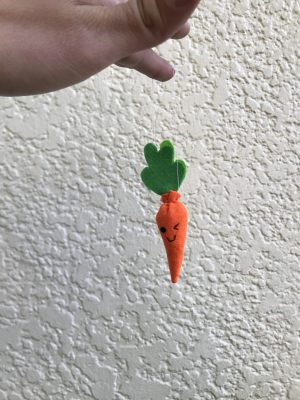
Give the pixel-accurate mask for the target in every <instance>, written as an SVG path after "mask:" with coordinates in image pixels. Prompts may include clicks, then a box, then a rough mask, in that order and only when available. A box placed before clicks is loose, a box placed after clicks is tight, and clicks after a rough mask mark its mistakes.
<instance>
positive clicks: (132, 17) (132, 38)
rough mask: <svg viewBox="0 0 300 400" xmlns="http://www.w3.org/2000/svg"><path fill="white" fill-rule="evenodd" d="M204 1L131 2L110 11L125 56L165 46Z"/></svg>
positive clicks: (130, 0)
mask: <svg viewBox="0 0 300 400" xmlns="http://www.w3.org/2000/svg"><path fill="white" fill-rule="evenodd" d="M199 2H200V0H129V1H128V2H126V3H122V4H119V5H118V6H115V7H111V8H109V9H107V10H106V11H108V13H109V14H111V15H110V17H109V18H108V20H109V21H110V22H111V24H112V25H111V29H112V31H113V32H112V33H113V36H114V39H115V41H116V42H115V43H119V45H120V49H122V51H124V53H126V54H125V55H128V54H132V53H135V52H137V51H140V50H144V49H148V48H151V47H154V46H157V45H158V44H160V43H163V42H164V41H166V40H167V39H169V38H171V37H172V36H174V35H175V34H176V32H178V30H179V29H180V27H182V25H184V23H185V22H186V21H187V20H188V19H189V17H190V16H191V14H192V13H193V11H194V10H195V9H196V7H197V5H198V4H199Z"/></svg>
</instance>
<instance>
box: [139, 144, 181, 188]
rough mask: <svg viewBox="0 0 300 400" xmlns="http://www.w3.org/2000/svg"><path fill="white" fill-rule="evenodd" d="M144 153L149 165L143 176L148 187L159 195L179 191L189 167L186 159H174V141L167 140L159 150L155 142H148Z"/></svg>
mask: <svg viewBox="0 0 300 400" xmlns="http://www.w3.org/2000/svg"><path fill="white" fill-rule="evenodd" d="M144 154H145V158H146V161H147V164H148V167H146V168H144V169H143V171H142V173H141V178H142V181H143V182H144V184H145V185H146V186H147V188H148V189H150V190H151V191H152V192H154V193H156V194H159V195H163V194H165V193H168V192H170V191H178V189H179V187H180V185H181V184H182V182H183V180H184V178H185V176H186V172H187V167H186V164H185V162H184V161H182V160H175V159H174V157H175V151H174V146H173V144H172V142H170V141H169V140H165V141H164V142H162V143H161V145H160V149H159V150H158V149H157V147H156V146H155V145H154V144H152V143H148V144H147V145H146V146H145V149H144Z"/></svg>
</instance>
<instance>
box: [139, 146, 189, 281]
mask: <svg viewBox="0 0 300 400" xmlns="http://www.w3.org/2000/svg"><path fill="white" fill-rule="evenodd" d="M144 154H145V158H146V161H147V164H148V167H146V168H145V169H144V170H143V171H142V173H141V178H142V181H143V182H144V184H145V185H146V186H147V188H148V189H150V190H152V191H153V192H154V193H156V194H158V195H161V201H162V203H163V204H162V205H161V207H160V209H159V211H158V213H157V215H156V222H157V226H158V229H159V230H160V234H161V236H162V239H163V242H164V245H165V248H166V252H167V256H168V263H169V269H170V274H171V280H172V282H173V283H176V282H178V279H179V275H180V270H181V265H182V262H183V256H184V246H185V241H186V234H187V224H188V213H187V210H186V208H185V206H184V205H183V204H182V203H181V202H180V201H179V198H180V194H179V193H178V189H179V187H180V185H181V183H182V182H183V180H184V178H185V175H186V171H187V167H186V165H185V163H184V161H182V160H176V161H175V160H174V147H173V144H172V143H171V142H170V141H169V140H166V141H164V142H162V143H161V145H160V149H159V150H158V149H157V148H156V146H155V145H154V144H152V143H149V144H147V145H146V146H145V149H144Z"/></svg>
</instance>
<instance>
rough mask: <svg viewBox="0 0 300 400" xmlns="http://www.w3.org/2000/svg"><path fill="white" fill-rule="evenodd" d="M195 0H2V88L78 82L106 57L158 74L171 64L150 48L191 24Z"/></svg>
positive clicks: (5, 91) (168, 73)
mask: <svg viewBox="0 0 300 400" xmlns="http://www.w3.org/2000/svg"><path fill="white" fill-rule="evenodd" d="M198 3H199V0H129V1H128V2H127V1H125V2H124V1H122V0H51V1H49V0H15V1H11V0H0V37H1V42H0V95H4V96H18V95H33V94H40V93H46V92H51V91H54V90H59V89H62V88H64V87H67V86H71V85H74V84H76V83H78V82H81V81H83V80H85V79H87V78H89V77H90V76H92V75H94V74H96V73H98V72H99V71H101V70H103V69H104V68H106V67H108V66H109V65H111V64H114V63H117V64H118V65H121V66H125V67H132V68H135V69H137V70H138V71H140V72H142V73H144V74H146V75H148V76H150V77H152V78H154V79H158V80H161V81H165V80H168V79H170V78H172V76H173V69H172V67H171V66H170V64H169V63H168V62H167V61H165V60H163V59H162V58H160V57H159V56H158V55H156V54H155V53H154V52H153V51H152V50H151V48H152V47H154V46H156V45H158V44H160V43H163V42H164V41H166V40H168V39H169V38H172V37H174V38H180V37H183V36H185V35H186V34H187V33H188V31H189V26H188V23H187V20H188V18H189V17H190V15H191V14H192V12H193V11H194V10H195V8H196V7H197V5H198Z"/></svg>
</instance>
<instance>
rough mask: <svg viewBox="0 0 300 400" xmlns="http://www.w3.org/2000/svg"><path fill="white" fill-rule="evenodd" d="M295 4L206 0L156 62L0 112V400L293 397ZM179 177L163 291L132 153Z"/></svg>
mask: <svg viewBox="0 0 300 400" xmlns="http://www.w3.org/2000/svg"><path fill="white" fill-rule="evenodd" d="M299 17H300V5H299V2H297V1H294V0H271V1H263V0H262V1H258V0H242V1H225V2H224V1H221V0H220V1H216V0H212V1H211V0H206V1H203V2H202V5H201V8H200V9H199V11H198V12H197V14H196V16H195V17H194V18H193V23H192V24H193V34H192V36H191V38H190V39H184V40H183V41H181V42H173V43H168V44H165V45H163V46H161V47H160V48H159V51H161V52H162V53H163V54H164V55H165V56H166V57H168V58H169V59H172V60H173V62H174V64H175V66H176V69H177V75H176V77H175V79H174V80H172V81H170V82H168V83H166V84H159V83H156V82H152V81H151V80H148V79H147V78H145V77H142V76H139V75H138V74H137V73H134V72H130V71H128V70H120V69H117V68H115V67H113V68H110V69H108V70H106V71H104V72H103V73H101V74H99V75H98V76H97V77H96V78H93V79H90V80H88V81H86V82H84V83H82V84H80V85H77V86H76V87H74V88H69V89H67V90H63V91H60V92H57V93H54V94H50V95H45V96H40V97H20V98H15V99H13V98H1V99H0V105H1V110H0V132H1V134H0V193H1V195H0V400H23V399H25V400H88V399H97V400H110V399H117V400H126V399H130V400H151V399H153V400H154V399H155V400H185V399H186V400H188V399H190V400H192V399H193V400H194V399H201V400H202V399H203V400H215V399H228V400H234V399H237V400H244V399H266V400H270V399H272V400H285V399H289V400H299V399H300V340H299V332H300V301H299V298H300V262H299V261H300V234H299V224H300V198H299V193H300V190H299V185H300V179H299V173H300V171H299V167H300V165H299V164H300V162H299V159H300V141H299V117H300V109H299V97H297V92H298V95H299V42H300V26H299ZM167 138H168V139H172V140H173V142H174V143H175V145H176V149H177V155H178V157H179V158H183V159H185V160H186V161H187V163H188V165H189V174H188V177H187V179H186V181H185V183H184V185H183V186H182V190H181V192H182V194H183V201H184V202H185V204H186V205H187V207H188V209H189V213H190V224H189V239H188V242H187V249H186V258H185V264H184V267H183V271H182V274H181V280H180V282H179V284H178V285H175V286H172V285H171V284H170V281H169V274H168V269H167V268H168V267H167V264H166V258H165V252H164V249H163V245H162V243H161V239H160V237H159V235H158V233H157V229H156V225H155V222H154V217H155V214H156V212H157V210H158V207H159V197H158V196H156V195H154V194H151V193H150V192H149V191H147V189H146V188H145V187H144V186H143V185H142V183H141V181H140V179H139V173H140V171H141V169H142V168H143V166H144V159H143V147H144V145H145V144H146V143H148V142H149V141H153V142H154V143H155V144H159V142H160V141H161V140H163V139H167Z"/></svg>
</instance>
